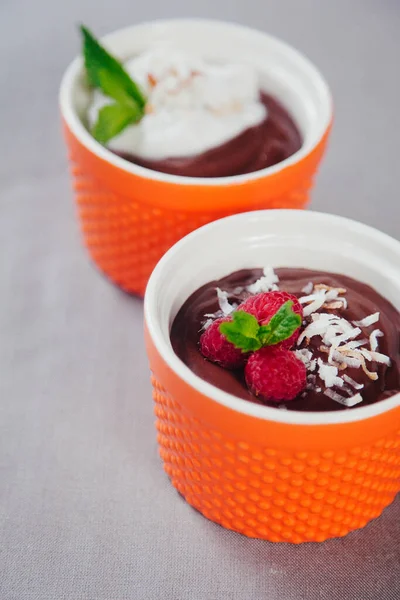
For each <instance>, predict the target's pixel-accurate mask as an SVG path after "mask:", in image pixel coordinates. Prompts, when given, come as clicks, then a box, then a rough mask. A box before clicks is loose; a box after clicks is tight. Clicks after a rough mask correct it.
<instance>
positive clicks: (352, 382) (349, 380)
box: [343, 373, 364, 390]
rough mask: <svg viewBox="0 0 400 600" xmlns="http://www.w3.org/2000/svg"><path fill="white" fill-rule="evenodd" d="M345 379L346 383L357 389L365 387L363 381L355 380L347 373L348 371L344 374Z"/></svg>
mask: <svg viewBox="0 0 400 600" xmlns="http://www.w3.org/2000/svg"><path fill="white" fill-rule="evenodd" d="M343 379H344V380H345V382H346V383H348V384H349V385H351V387H353V388H354V389H355V390H362V389H363V387H364V384H363V383H358V381H355V380H354V379H352V378H351V377H349V376H348V375H346V373H345V374H344V375H343Z"/></svg>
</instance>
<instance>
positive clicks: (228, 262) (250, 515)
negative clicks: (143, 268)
mask: <svg viewBox="0 0 400 600" xmlns="http://www.w3.org/2000/svg"><path fill="white" fill-rule="evenodd" d="M188 257H190V258H189V259H188ZM267 265H271V266H273V267H289V266H291V267H306V268H311V269H321V270H325V271H332V272H339V273H343V274H345V275H348V276H350V277H353V278H356V279H359V280H361V281H364V282H366V283H368V284H370V285H372V286H373V287H375V288H376V289H378V290H379V291H380V292H381V294H382V295H383V296H385V297H386V298H387V299H388V300H390V301H391V302H392V303H393V304H394V305H395V306H396V307H397V308H398V309H399V310H400V243H399V242H397V241H395V240H393V239H391V238H389V237H388V236H386V235H384V234H382V233H380V232H378V231H376V230H374V229H372V228H369V227H366V226H365V225H361V224H359V223H356V222H354V221H349V220H347V219H343V218H340V217H336V216H331V215H324V214H318V213H314V212H303V211H292V210H272V211H260V212H253V213H247V214H241V215H236V216H233V217H228V218H226V219H222V220H220V221H217V222H215V223H212V224H210V225H207V226H205V227H202V228H201V229H199V230H197V231H195V232H194V233H192V234H190V235H189V236H187V237H186V238H185V239H183V240H181V241H180V242H178V244H176V245H175V246H174V247H173V248H172V249H171V250H170V251H169V252H168V253H167V254H166V255H165V256H164V258H163V259H162V260H161V261H160V263H159V264H158V266H157V267H156V269H155V270H154V272H153V274H152V276H151V278H150V281H149V284H148V287H147V291H146V296H145V323H146V344H147V351H148V355H149V359H150V366H151V371H152V383H153V389H154V400H155V413H156V417H157V430H158V442H159V446H160V454H161V458H162V460H163V463H164V469H165V471H166V472H167V473H168V475H169V477H170V478H171V481H172V484H173V485H174V486H175V487H176V489H177V490H179V492H180V493H181V494H182V495H183V496H184V497H185V498H186V500H187V501H188V502H189V503H190V504H191V505H192V506H194V507H195V508H197V509H198V510H199V511H200V512H201V513H202V514H203V515H204V516H206V517H208V518H209V519H211V520H212V521H215V522H216V523H219V524H220V525H222V526H223V527H226V528H228V529H233V530H234V531H237V532H239V533H243V534H245V535H247V536H249V537H256V538H262V539H266V540H270V541H274V542H283V541H287V542H293V543H300V542H305V541H323V540H326V539H328V538H332V537H337V536H344V535H346V534H347V533H348V532H349V531H352V530H354V529H358V528H360V527H363V526H364V525H366V523H368V522H369V521H370V520H371V519H373V518H375V517H377V516H378V515H380V514H381V512H382V510H383V509H384V508H385V507H386V506H388V505H389V504H390V503H391V502H392V500H393V499H394V497H395V495H396V493H397V492H398V491H399V490H400V394H396V395H394V396H392V397H390V398H388V399H385V400H382V401H381V402H377V403H376V404H373V405H370V406H365V407H358V408H357V407H355V408H352V409H349V410H341V411H335V412H310V413H306V412H299V411H282V410H279V409H275V408H270V407H267V406H261V405H258V404H253V403H251V402H248V401H246V400H242V399H240V398H237V397H234V396H231V395H230V394H228V393H226V392H223V391H221V390H219V389H217V388H215V387H214V386H213V385H211V384H210V383H207V382H206V381H204V380H202V379H200V378H199V377H197V376H196V375H195V374H194V373H193V372H192V371H190V369H189V368H188V367H187V366H186V365H185V364H183V363H182V362H181V361H180V359H179V358H178V357H177V356H176V355H175V354H174V352H173V350H172V347H171V344H170V340H169V331H170V327H171V324H172V321H173V319H174V317H175V315H176V313H177V311H178V310H179V308H180V306H181V305H182V304H183V302H184V301H185V300H186V299H187V298H188V296H189V295H190V294H191V293H192V292H193V291H195V290H196V289H197V288H199V287H200V286H201V285H203V284H205V283H207V282H208V281H211V280H214V279H218V278H220V277H222V276H224V275H227V274H229V273H230V272H232V271H235V270H237V269H243V268H251V267H263V266H267Z"/></svg>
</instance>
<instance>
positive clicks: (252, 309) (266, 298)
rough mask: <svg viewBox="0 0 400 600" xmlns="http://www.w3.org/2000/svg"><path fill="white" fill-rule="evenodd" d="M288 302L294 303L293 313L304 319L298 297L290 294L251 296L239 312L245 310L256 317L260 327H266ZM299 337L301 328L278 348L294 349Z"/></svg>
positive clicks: (278, 293)
mask: <svg viewBox="0 0 400 600" xmlns="http://www.w3.org/2000/svg"><path fill="white" fill-rule="evenodd" d="M288 300H291V301H292V302H293V306H292V310H293V312H295V313H296V314H298V315H300V316H301V318H303V307H302V306H301V304H300V302H299V301H298V300H297V298H296V296H293V294H289V293H288V292H265V293H261V294H256V295H255V296H250V298H247V300H245V301H244V302H243V303H242V304H241V305H240V306H239V308H238V310H244V311H245V312H248V313H250V314H251V315H254V316H255V318H256V319H257V321H258V322H259V323H260V325H266V324H267V323H268V322H269V321H270V320H271V318H272V317H273V316H274V314H275V313H276V312H277V311H278V310H279V309H280V307H281V306H282V305H283V304H285V302H287V301H288ZM299 335H300V328H299V329H296V331H295V332H294V333H293V335H291V336H290V338H288V339H287V340H284V341H283V342H280V343H279V344H277V346H279V347H281V348H287V349H289V348H292V347H293V346H294V344H295V343H296V342H297V338H298V337H299Z"/></svg>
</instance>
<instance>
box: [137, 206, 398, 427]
mask: <svg viewBox="0 0 400 600" xmlns="http://www.w3.org/2000/svg"><path fill="white" fill-rule="evenodd" d="M267 265H271V266H273V267H274V268H277V267H305V268H309V269H321V270H324V271H330V272H336V273H342V274H344V275H348V276H350V277H353V278H355V279H358V280H359V281H362V282H364V283H367V284H369V285H371V286H372V287H374V288H375V289H376V290H378V291H379V292H380V293H381V294H382V295H383V296H384V297H386V298H387V299H388V300H390V302H392V304H393V305H394V306H395V307H396V308H397V309H398V310H400V243H399V242H397V241H396V240H394V239H392V238H390V237H389V236H387V235H385V234H383V233H381V232H379V231H377V230H375V229H372V228H370V227H367V226H366V225H362V224H361V223H357V222H355V221H351V220H349V219H344V218H342V217H337V216H333V215H327V214H322V213H316V212H305V211H304V212H303V211H297V210H266V211H258V212H250V213H244V214H239V215H235V216H233V217H228V218H225V219H221V220H219V221H215V222H214V223H211V224H209V225H206V226H205V227H202V228H201V229H198V230H197V231H194V232H193V233H191V234H189V235H188V236H187V237H185V238H184V239H182V240H181V241H180V242H178V243H177V244H175V246H173V247H172V248H171V249H170V250H169V251H168V252H167V253H166V255H165V256H164V257H163V258H162V259H161V261H160V262H159V263H158V265H157V266H156V268H155V270H154V271H153V274H152V275H151V278H150V280H149V283H148V286H147V290H146V295H145V318H146V322H147V325H148V328H149V332H150V335H151V337H152V339H153V342H154V343H155V345H156V348H157V350H158V352H159V353H160V354H161V356H163V357H164V359H165V360H166V362H167V364H168V365H169V366H170V368H171V369H172V370H173V371H175V372H176V373H177V374H178V375H179V377H181V378H182V379H183V380H184V381H186V382H187V383H189V384H190V385H191V386H192V387H194V388H196V389H197V390H198V391H199V392H201V393H202V394H204V395H206V396H208V397H210V398H213V399H214V400H215V401H216V402H219V403H220V404H223V405H225V406H229V407H231V408H233V409H234V410H237V411H239V412H242V413H246V414H250V415H253V416H256V417H259V418H263V419H269V420H274V421H280V422H287V423H298V424H321V423H344V422H351V421H357V420H361V419H365V418H369V417H372V416H374V415H378V414H380V413H382V412H385V411H387V410H389V409H391V408H393V407H395V406H399V404H400V394H396V395H395V396H392V397H391V398H388V399H386V400H382V401H380V402H377V403H375V404H372V405H369V406H365V407H359V408H353V409H352V410H348V411H345V410H343V411H332V412H331V411H329V412H324V413H322V412H319V413H318V412H310V413H305V412H300V411H281V410H277V409H274V408H270V407H267V406H260V405H258V404H252V403H251V402H247V401H246V400H242V399H240V398H236V397H235V396H232V395H230V394H228V393H226V392H223V391H222V390H219V389H218V388H216V387H214V386H213V385H211V384H209V383H207V382H206V381H204V380H203V379H201V378H199V377H197V376H196V375H195V374H194V373H193V372H192V371H191V370H190V369H189V368H188V367H187V366H186V365H185V364H184V363H183V362H182V361H181V360H180V359H179V358H178V357H177V356H176V355H175V353H174V352H173V350H172V347H171V343H170V339H169V332H170V328H171V325H172V322H173V319H174V317H175V316H176V314H177V312H178V310H179V308H180V307H181V306H182V304H183V303H184V302H185V300H186V299H187V298H188V297H189V296H190V294H191V293H192V292H194V291H195V290H196V289H198V288H199V287H200V286H201V285H203V284H205V283H207V282H208V281H211V280H213V279H217V278H220V277H223V276H225V275H228V274H229V273H231V272H233V271H236V270H238V269H245V268H256V267H264V266H267Z"/></svg>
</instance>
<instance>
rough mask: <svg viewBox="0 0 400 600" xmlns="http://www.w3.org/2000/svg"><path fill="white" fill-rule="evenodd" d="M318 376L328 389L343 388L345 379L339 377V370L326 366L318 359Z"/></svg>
mask: <svg viewBox="0 0 400 600" xmlns="http://www.w3.org/2000/svg"><path fill="white" fill-rule="evenodd" d="M318 367H319V368H318V375H319V376H320V378H321V379H322V381H323V382H324V383H325V385H326V387H328V388H331V387H334V386H337V387H342V386H343V379H342V378H341V377H338V376H337V375H338V368H337V367H334V366H332V365H328V364H325V363H324V362H323V361H322V360H321V359H320V358H319V359H318Z"/></svg>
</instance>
